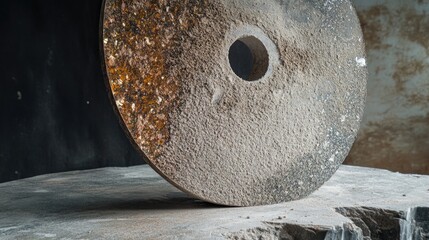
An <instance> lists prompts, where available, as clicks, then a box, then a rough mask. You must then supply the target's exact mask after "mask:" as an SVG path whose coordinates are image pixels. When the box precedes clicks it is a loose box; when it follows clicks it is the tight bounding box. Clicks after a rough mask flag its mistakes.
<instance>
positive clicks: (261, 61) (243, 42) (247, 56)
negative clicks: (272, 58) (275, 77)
mask: <svg viewBox="0 0 429 240" xmlns="http://www.w3.org/2000/svg"><path fill="white" fill-rule="evenodd" d="M228 57H229V64H230V66H231V69H232V70H233V71H234V73H235V74H236V75H237V76H238V77H240V78H241V79H243V80H245V81H256V80H259V79H261V78H262V77H263V76H264V75H265V73H267V70H268V64H269V57H268V52H267V49H266V48H265V46H264V44H263V43H262V42H261V41H260V40H259V39H257V38H256V37H254V36H246V37H242V38H239V39H238V40H237V41H235V42H234V43H233V44H232V45H231V47H230V48H229V55H228Z"/></svg>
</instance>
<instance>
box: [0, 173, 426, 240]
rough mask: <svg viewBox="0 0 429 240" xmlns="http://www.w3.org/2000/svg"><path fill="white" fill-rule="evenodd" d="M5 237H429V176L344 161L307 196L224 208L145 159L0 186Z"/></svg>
mask: <svg viewBox="0 0 429 240" xmlns="http://www.w3.org/2000/svg"><path fill="white" fill-rule="evenodd" d="M0 193H1V195H0V239H401V240H402V239H429V176H423V175H403V174H399V173H392V172H389V171H385V170H377V169H369V168H359V167H350V166H342V167H341V168H340V170H339V171H338V172H337V173H336V174H335V175H334V177H333V178H332V179H331V180H330V181H328V182H327V183H326V184H325V185H324V186H323V187H322V188H321V189H319V190H318V191H316V192H315V193H313V194H312V195H310V196H309V197H308V198H305V199H303V200H299V201H294V202H289V203H283V204H277V205H270V206H260V207H247V208H225V207H219V206H215V205H211V204H207V203H204V202H201V201H199V200H194V199H192V198H190V197H188V196H187V195H185V194H184V193H182V192H180V191H178V190H176V189H175V188H173V187H172V186H171V185H169V184H168V183H167V182H166V181H165V180H163V179H162V178H161V177H159V176H158V175H157V174H156V173H155V172H154V171H153V170H151V169H150V168H149V167H148V166H138V167H132V168H106V169H99V170H90V171H78V172H68V173H59V174H51V175H44V176H39V177H35V178H31V179H25V180H19V181H15V182H9V183H4V184H0Z"/></svg>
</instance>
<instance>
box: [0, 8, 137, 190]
mask: <svg viewBox="0 0 429 240" xmlns="http://www.w3.org/2000/svg"><path fill="white" fill-rule="evenodd" d="M101 4H102V1H101V0H92V1H87V0H73V1H72V0H64V1H56V0H33V1H26V0H7V1H3V2H2V6H1V8H0V29H2V37H1V38H0V55H1V56H2V57H1V58H0V66H1V73H2V76H1V87H0V182H4V181H9V180H15V179H20V178H25V177H30V176H35V175H40V174H45V173H51V172H61V171H70V170H77V169H79V170H80V169H89V168H99V167H106V166H130V165H136V164H143V163H144V160H143V159H142V158H141V157H140V156H139V155H138V153H137V152H136V150H135V149H134V148H133V147H132V145H131V144H130V142H129V140H128V139H127V138H126V136H125V134H124V133H123V131H122V129H121V127H120V125H119V122H118V119H117V117H116V116H115V114H114V112H113V109H112V106H111V104H110V101H109V99H108V94H107V91H106V86H105V83H104V79H103V74H102V67H101V57H100V52H99V20H100V19H99V18H100V10H101Z"/></svg>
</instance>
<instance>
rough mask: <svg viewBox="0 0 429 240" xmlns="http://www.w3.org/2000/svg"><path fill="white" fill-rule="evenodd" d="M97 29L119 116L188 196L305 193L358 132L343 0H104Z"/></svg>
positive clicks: (275, 197)
mask: <svg viewBox="0 0 429 240" xmlns="http://www.w3.org/2000/svg"><path fill="white" fill-rule="evenodd" d="M102 27H103V33H102V34H103V36H102V41H103V50H104V58H105V65H106V72H107V76H108V82H109V86H110V89H111V93H112V97H113V99H114V102H115V103H116V109H117V110H118V113H119V115H120V117H121V120H122V122H123V125H124V126H125V128H126V129H127V131H128V133H129V136H130V137H131V138H132V140H133V142H134V143H135V144H136V146H137V147H138V149H139V150H140V151H141V152H142V153H144V154H145V155H146V156H147V157H148V159H149V164H150V165H151V166H152V167H153V168H154V169H155V170H156V171H157V172H158V173H160V174H161V175H162V176H163V177H164V178H166V179H167V180H168V181H169V182H171V183H172V184H174V185H175V186H177V187H178V188H180V189H181V190H183V191H185V192H188V193H190V194H192V195H193V196H196V197H198V198H201V199H203V200H206V201H209V202H213V203H217V204H223V205H231V206H249V205H260V204H270V203H278V202H283V201H289V200H295V199H299V198H302V197H305V196H307V195H308V194H310V193H311V192H313V191H314V190H316V189H317V188H318V187H320V186H321V185H322V184H323V183H324V182H325V181H326V180H328V179H329V178H330V177H331V176H332V175H333V173H334V172H335V171H336V170H337V169H338V167H339V166H340V164H341V163H342V162H343V160H344V159H345V157H346V155H347V154H348V151H349V149H350V147H351V145H352V144H353V142H354V140H355V137H356V134H357V130H358V128H359V123H360V119H361V115H362V112H363V107H364V100H365V94H366V66H365V65H366V63H365V54H364V46H363V40H362V34H361V29H360V26H359V21H358V18H357V16H356V14H355V11H354V9H353V7H352V6H351V4H350V2H349V1H347V0H335V1H331V0H328V1H313V0H291V1H279V0H264V1H261V0H201V1H196V0H188V1H179V0H153V1H152V0H106V1H105V6H104V16H103V25H102Z"/></svg>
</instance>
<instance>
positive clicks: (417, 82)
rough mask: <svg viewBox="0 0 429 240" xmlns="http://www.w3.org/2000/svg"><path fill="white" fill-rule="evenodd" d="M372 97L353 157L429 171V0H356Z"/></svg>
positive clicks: (358, 162)
mask: <svg viewBox="0 0 429 240" xmlns="http://www.w3.org/2000/svg"><path fill="white" fill-rule="evenodd" d="M353 2H354V3H355V4H354V5H355V7H356V10H357V12H358V15H359V18H360V20H361V23H362V30H363V33H364V38H365V42H366V48H367V52H368V70H369V77H368V98H367V106H366V109H365V114H364V117H363V120H362V126H361V129H360V132H359V135H358V139H357V141H356V143H355V145H354V146H353V149H352V150H351V153H350V155H349V157H348V159H347V163H350V164H354V165H360V166H368V167H378V168H385V169H389V170H391V171H399V172H403V173H420V174H429V147H428V146H429V31H428V29H429V14H428V13H429V1H428V0H407V1H403V0H355V1H353Z"/></svg>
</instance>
